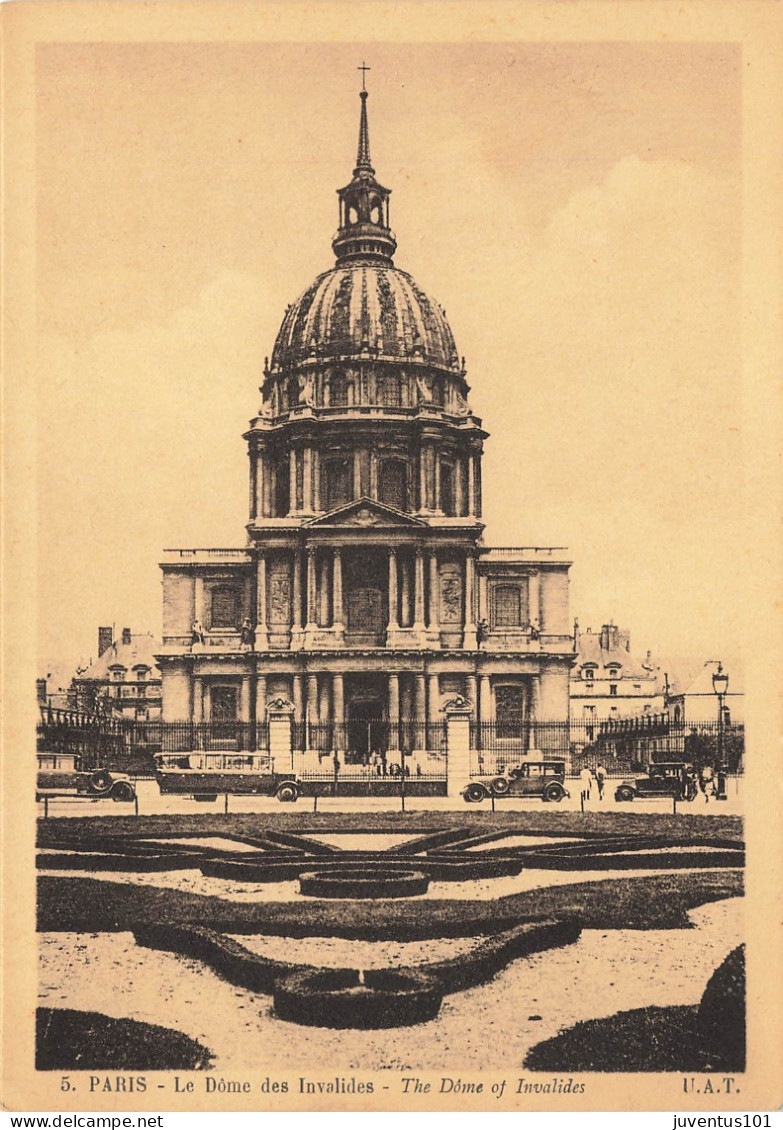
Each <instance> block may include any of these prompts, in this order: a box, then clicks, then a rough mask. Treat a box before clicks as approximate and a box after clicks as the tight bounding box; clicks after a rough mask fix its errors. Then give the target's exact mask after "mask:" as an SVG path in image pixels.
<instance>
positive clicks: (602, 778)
mask: <svg viewBox="0 0 783 1130" xmlns="http://www.w3.org/2000/svg"><path fill="white" fill-rule="evenodd" d="M595 782H596V784H597V785H598V799H599V800H603V799H604V785H605V783H606V770H605V769H604V767H603V765H596V767H595Z"/></svg>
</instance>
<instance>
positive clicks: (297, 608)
mask: <svg viewBox="0 0 783 1130" xmlns="http://www.w3.org/2000/svg"><path fill="white" fill-rule="evenodd" d="M292 601H293V605H294V608H293V616H292V623H293V630H294V631H295V632H301V630H302V555H301V553H300V552H299V550H298V549H295V550H294V591H293V596H292ZM297 721H298V719H297Z"/></svg>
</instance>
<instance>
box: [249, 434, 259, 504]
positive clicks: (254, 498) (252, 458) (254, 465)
mask: <svg viewBox="0 0 783 1130" xmlns="http://www.w3.org/2000/svg"><path fill="white" fill-rule="evenodd" d="M248 457H249V462H250V475H249V480H250V500H249V506H248V511H249V513H250V521H251V522H252V521H253V519H254V518H255V517H256V516H257V513H258V492H257V490H256V473H257V469H258V455H257V454H256V452H255V451H252V450H250V451H248Z"/></svg>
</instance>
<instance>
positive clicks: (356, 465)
mask: <svg viewBox="0 0 783 1130" xmlns="http://www.w3.org/2000/svg"><path fill="white" fill-rule="evenodd" d="M353 497H354V498H361V497H362V453H361V451H359V450H358V449H357V450H355V451H354V453H353Z"/></svg>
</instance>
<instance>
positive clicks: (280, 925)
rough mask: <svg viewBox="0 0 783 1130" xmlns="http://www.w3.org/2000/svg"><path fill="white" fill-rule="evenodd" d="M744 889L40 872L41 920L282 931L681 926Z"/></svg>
mask: <svg viewBox="0 0 783 1130" xmlns="http://www.w3.org/2000/svg"><path fill="white" fill-rule="evenodd" d="M741 894H742V872H741V871H704V872H679V873H673V874H671V873H667V874H663V875H653V876H643V877H639V878H632V877H631V878H627V879H607V880H604V881H599V882H590V883H574V884H573V885H571V884H569V885H566V886H557V887H549V888H544V889H540V890H533V891H524V892H522V893H520V894H515V895H509V896H507V897H506V898H500V899H494V900H486V901H479V900H476V901H468V900H462V899H443V900H442V901H441V900H420V901H418V902H417V901H415V900H402V901H399V900H388V901H383V900H378V901H371V902H368V903H367V904H362V903H358V902H353V901H346V902H340V903H335V904H334V905H329V904H328V903H324V902H321V901H318V902H304V901H296V902H277V903H275V902H265V903H231V902H228V901H226V900H223V899H219V898H207V897H204V896H199V895H192V894H187V893H185V892H182V891H175V890H171V889H165V888H154V887H140V886H133V885H131V884H126V883H115V882H104V881H98V880H94V879H86V878H85V879H82V878H73V877H70V876H48V875H45V876H41V878H40V879H39V901H38V929H39V930H46V931H56V930H66V931H76V932H90V931H116V930H131V929H133V928H134V926H137V925H144V924H155V923H170V924H173V925H186V924H195V925H202V926H209V927H211V928H212V929H214V930H219V931H221V932H223V933H227V934H232V933H264V934H277V935H284V936H289V937H306V936H320V937H346V938H373V939H377V938H393V939H398V940H414V939H417V938H431V937H464V936H469V935H474V934H482V933H495V932H497V931H498V930H502V929H510V928H511V927H513V926H515V925H517V924H518V923H520V922H524V921H529V920H530V919H531V918H541V917H547V918H563V917H573V918H576V920H577V921H578V922H579V924H580V925H581V926H582V927H583V928H586V929H610V930H611V929H635V930H660V929H680V928H685V927H688V925H689V920H688V918H687V911H688V910H690V909H691V908H692V907H695V906H700V905H701V904H703V903H705V902H713V901H715V900H718V899H725V898H732V897H734V896H736V895H741Z"/></svg>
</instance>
